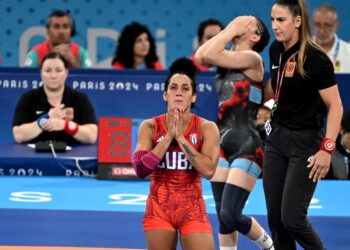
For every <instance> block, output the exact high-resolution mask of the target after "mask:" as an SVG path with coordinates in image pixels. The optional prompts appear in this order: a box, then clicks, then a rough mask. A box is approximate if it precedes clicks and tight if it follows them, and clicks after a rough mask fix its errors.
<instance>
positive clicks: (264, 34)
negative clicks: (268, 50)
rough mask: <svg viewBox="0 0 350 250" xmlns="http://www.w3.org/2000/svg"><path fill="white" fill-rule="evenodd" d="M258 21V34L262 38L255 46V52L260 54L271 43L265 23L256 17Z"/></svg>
mask: <svg viewBox="0 0 350 250" xmlns="http://www.w3.org/2000/svg"><path fill="white" fill-rule="evenodd" d="M255 18H256V19H257V20H258V29H257V31H256V34H257V35H259V36H260V40H259V41H258V42H257V43H256V44H255V45H254V46H253V50H254V51H256V52H258V53H260V52H262V51H263V50H264V48H265V47H266V45H267V44H268V43H269V41H270V33H269V30H268V29H267V27H266V25H265V23H264V22H263V21H262V20H261V19H260V18H258V17H255Z"/></svg>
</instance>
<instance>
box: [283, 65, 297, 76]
mask: <svg viewBox="0 0 350 250" xmlns="http://www.w3.org/2000/svg"><path fill="white" fill-rule="evenodd" d="M295 66H296V63H295V62H287V66H286V72H285V75H284V76H285V77H293V75H294V71H295Z"/></svg>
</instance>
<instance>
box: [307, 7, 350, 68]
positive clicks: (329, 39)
mask: <svg viewBox="0 0 350 250" xmlns="http://www.w3.org/2000/svg"><path fill="white" fill-rule="evenodd" d="M313 27H314V32H315V37H314V39H315V41H316V42H317V43H318V44H319V45H320V46H321V47H322V49H323V50H324V51H325V52H326V53H327V55H328V57H329V58H330V59H331V61H332V63H333V66H334V71H335V72H336V73H350V59H349V58H350V43H347V42H345V41H343V40H342V39H340V38H338V36H337V34H336V32H337V30H338V28H339V20H338V14H337V11H336V9H335V8H334V7H333V6H332V5H330V4H321V5H319V6H318V7H316V9H315V10H314V15H313Z"/></svg>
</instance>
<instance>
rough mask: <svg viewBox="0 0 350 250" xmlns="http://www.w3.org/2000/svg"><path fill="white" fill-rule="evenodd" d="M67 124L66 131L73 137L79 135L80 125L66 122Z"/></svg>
mask: <svg viewBox="0 0 350 250" xmlns="http://www.w3.org/2000/svg"><path fill="white" fill-rule="evenodd" d="M65 121H66V124H65V126H64V130H65V131H66V132H67V133H68V134H70V135H71V136H73V135H75V134H76V133H78V129H79V124H78V123H76V122H73V121H70V120H67V119H66V120H65Z"/></svg>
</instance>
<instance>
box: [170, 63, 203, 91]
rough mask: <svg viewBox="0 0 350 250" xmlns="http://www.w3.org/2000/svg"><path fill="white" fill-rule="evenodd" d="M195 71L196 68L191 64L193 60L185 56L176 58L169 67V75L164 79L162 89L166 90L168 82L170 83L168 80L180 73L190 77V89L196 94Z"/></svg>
mask: <svg viewBox="0 0 350 250" xmlns="http://www.w3.org/2000/svg"><path fill="white" fill-rule="evenodd" d="M196 73H197V68H196V66H195V65H194V64H193V61H192V60H191V59H189V58H186V57H180V58H178V59H176V60H175V61H174V62H173V63H172V64H171V65H170V67H169V75H168V77H167V79H166V81H165V89H164V91H167V90H168V87H169V83H170V82H169V81H170V78H171V77H172V76H173V75H175V74H182V75H186V76H187V77H188V78H190V79H191V86H192V91H193V94H196V92H197V82H196V79H195V77H196Z"/></svg>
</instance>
